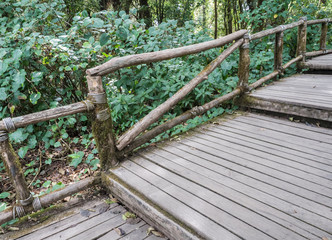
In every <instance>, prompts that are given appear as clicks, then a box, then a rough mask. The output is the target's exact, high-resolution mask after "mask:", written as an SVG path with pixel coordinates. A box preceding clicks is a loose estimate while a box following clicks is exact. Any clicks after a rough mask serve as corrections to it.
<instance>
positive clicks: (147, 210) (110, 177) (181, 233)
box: [102, 172, 200, 240]
mask: <svg viewBox="0 0 332 240" xmlns="http://www.w3.org/2000/svg"><path fill="white" fill-rule="evenodd" d="M102 179H103V184H104V186H105V187H106V188H107V189H108V190H110V191H111V192H112V194H113V195H114V196H116V197H117V198H118V199H119V200H120V201H121V202H122V203H124V204H126V206H127V207H129V208H130V209H131V210H132V211H133V212H135V213H136V214H137V215H138V216H139V217H141V218H143V219H144V220H145V221H146V222H147V223H149V224H150V225H152V226H154V227H156V229H159V230H160V231H162V232H163V233H164V234H165V235H166V236H167V237H168V238H170V239H171V240H176V239H183V240H199V239H200V238H198V235H197V234H196V233H195V232H194V231H193V230H192V229H189V228H188V227H185V225H183V224H182V225H180V224H179V222H178V221H176V220H175V218H170V215H169V214H165V212H164V211H160V208H159V207H156V205H155V204H154V203H153V202H151V201H149V200H148V199H147V198H145V197H144V196H143V195H137V191H136V190H134V189H132V188H131V187H129V185H128V184H127V183H124V182H122V181H121V180H120V178H118V177H117V176H116V175H115V174H114V173H113V172H112V173H110V172H108V173H107V174H106V173H102Z"/></svg>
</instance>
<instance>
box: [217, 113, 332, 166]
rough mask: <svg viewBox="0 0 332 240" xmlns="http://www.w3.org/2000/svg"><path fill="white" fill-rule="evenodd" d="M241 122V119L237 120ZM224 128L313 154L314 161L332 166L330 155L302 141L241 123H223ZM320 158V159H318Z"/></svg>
mask: <svg viewBox="0 0 332 240" xmlns="http://www.w3.org/2000/svg"><path fill="white" fill-rule="evenodd" d="M237 120H239V119H237ZM223 126H227V127H229V128H233V129H237V130H239V131H244V132H249V133H254V134H255V135H258V136H259V138H264V139H269V141H271V142H272V143H274V144H278V145H280V144H281V145H287V146H289V147H291V148H293V149H294V150H296V151H301V152H304V153H307V154H312V155H314V156H316V157H315V158H312V160H313V161H318V162H320V163H323V164H327V165H329V166H332V164H330V163H329V161H327V160H329V159H331V154H330V153H325V152H322V151H321V150H320V149H319V148H318V149H317V148H316V147H315V146H314V145H310V143H309V144H306V143H303V142H301V139H295V138H294V139H287V138H285V137H284V136H283V135H282V134H279V133H278V132H277V133H276V132H272V131H270V130H268V129H265V128H260V127H259V126H255V125H250V124H248V123H247V124H246V123H243V122H240V121H238V122H237V121H236V120H234V121H232V122H223ZM309 134H310V133H309ZM285 143H286V144H285ZM317 157H319V158H317Z"/></svg>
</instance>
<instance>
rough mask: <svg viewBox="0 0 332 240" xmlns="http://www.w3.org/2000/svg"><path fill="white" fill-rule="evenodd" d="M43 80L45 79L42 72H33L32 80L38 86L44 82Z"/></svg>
mask: <svg viewBox="0 0 332 240" xmlns="http://www.w3.org/2000/svg"><path fill="white" fill-rule="evenodd" d="M42 78H43V73H42V72H33V73H32V74H31V80H32V81H33V82H34V83H36V84H38V83H39V82H40V81H41V80H42Z"/></svg>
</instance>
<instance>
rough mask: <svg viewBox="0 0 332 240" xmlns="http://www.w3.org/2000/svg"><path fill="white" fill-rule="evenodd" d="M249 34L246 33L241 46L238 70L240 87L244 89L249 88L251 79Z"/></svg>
mask: <svg viewBox="0 0 332 240" xmlns="http://www.w3.org/2000/svg"><path fill="white" fill-rule="evenodd" d="M249 47H250V43H249V36H248V35H245V37H244V43H243V45H242V46H241V47H240V59H239V70H238V77H239V81H238V84H237V85H238V87H239V88H241V89H242V91H244V92H245V91H247V90H248V79H249V71H250V70H249V66H250V55H249Z"/></svg>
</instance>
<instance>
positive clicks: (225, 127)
mask: <svg viewBox="0 0 332 240" xmlns="http://www.w3.org/2000/svg"><path fill="white" fill-rule="evenodd" d="M243 125H244V124H243ZM246 126H247V127H249V128H250V127H252V126H250V125H246ZM216 129H221V130H222V131H223V132H224V134H226V135H228V136H230V135H231V134H234V135H236V136H237V138H239V137H241V138H242V139H247V141H250V142H252V143H257V144H262V145H264V146H267V147H269V148H270V149H271V151H272V152H277V153H278V154H279V155H280V156H287V157H290V158H291V159H292V160H293V161H295V162H298V163H301V164H304V165H307V166H311V167H312V168H313V169H319V170H322V171H325V172H332V164H331V165H328V164H326V161H327V159H326V158H323V157H321V156H319V155H318V153H319V152H318V151H317V153H316V154H315V152H314V151H310V150H309V151H308V152H302V151H301V148H299V145H295V144H292V143H290V144H287V145H283V142H282V141H278V139H275V138H273V137H267V136H264V135H260V134H258V133H259V131H260V130H259V128H253V127H252V128H251V129H250V130H251V131H248V130H247V129H246V127H241V124H239V125H236V126H234V127H233V125H232V126H229V124H227V122H225V123H223V124H222V125H221V126H216ZM252 131H253V132H252ZM255 131H256V132H255ZM261 131H263V130H261ZM257 132H258V133H257ZM235 139H236V138H235ZM302 149H305V147H303V148H302ZM325 174H326V173H325ZM328 178H330V176H329V175H328Z"/></svg>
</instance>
